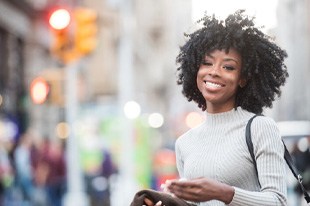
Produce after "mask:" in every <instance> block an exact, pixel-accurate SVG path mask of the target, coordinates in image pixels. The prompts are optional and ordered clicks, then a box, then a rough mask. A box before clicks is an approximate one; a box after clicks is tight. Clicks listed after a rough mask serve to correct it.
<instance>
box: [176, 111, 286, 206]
mask: <svg viewBox="0 0 310 206" xmlns="http://www.w3.org/2000/svg"><path fill="white" fill-rule="evenodd" d="M253 115H254V114H253V113H250V112H248V111H246V110H243V109H242V108H240V107H238V108H237V109H236V110H235V109H233V110H231V111H228V112H224V113H217V114H210V113H207V114H206V120H205V122H204V123H202V124H201V125H199V126H198V127H196V128H193V129H191V130H189V131H188V132H186V133H185V134H183V135H182V136H181V137H179V138H178V139H177V141H176V145H175V147H176V157H177V168H178V171H179V175H180V177H182V178H187V179H191V178H198V177H208V178H212V179H215V180H218V181H220V182H223V183H226V184H228V185H231V186H233V187H234V188H235V194H234V197H233V200H232V202H231V203H230V204H229V205H233V206H239V205H240V206H245V205H247V206H251V205H253V206H254V205H255V206H257V205H264V206H267V205H287V203H286V192H287V191H286V180H285V173H286V170H285V161H284V158H283V156H284V147H283V144H282V142H281V137H280V133H279V130H278V128H277V125H276V123H275V121H274V120H272V119H271V118H269V117H265V116H259V117H257V118H255V119H254V121H253V122H252V126H251V134H252V141H253V145H254V155H255V157H256V161H257V169H258V171H259V181H260V183H261V189H260V187H259V184H258V181H257V177H256V174H255V169H254V166H253V162H252V159H251V156H250V153H249V150H248V147H247V145H246V140H245V126H246V124H247V121H248V120H249V119H250V118H251V117H252V116H253ZM199 205H203V206H207V205H208V206H209V205H212V206H213V205H214V206H215V205H225V204H224V203H223V202H220V201H216V200H212V201H208V202H204V203H200V204H199Z"/></svg>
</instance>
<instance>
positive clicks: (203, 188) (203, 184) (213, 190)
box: [166, 178, 235, 204]
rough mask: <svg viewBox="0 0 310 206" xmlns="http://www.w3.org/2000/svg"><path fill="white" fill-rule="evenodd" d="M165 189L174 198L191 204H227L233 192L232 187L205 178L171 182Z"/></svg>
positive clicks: (167, 183)
mask: <svg viewBox="0 0 310 206" xmlns="http://www.w3.org/2000/svg"><path fill="white" fill-rule="evenodd" d="M166 187H167V189H168V191H169V192H170V193H172V194H173V195H175V196H176V197H178V198H181V199H184V200H188V201H193V202H205V201H209V200H219V201H222V202H224V203H225V204H229V203H230V202H231V200H232V199H233V196H234V192H235V191H234V188H233V187H231V186H229V185H226V184H224V183H221V182H218V181H215V180H212V179H207V178H197V179H192V180H182V181H179V180H171V181H168V182H166Z"/></svg>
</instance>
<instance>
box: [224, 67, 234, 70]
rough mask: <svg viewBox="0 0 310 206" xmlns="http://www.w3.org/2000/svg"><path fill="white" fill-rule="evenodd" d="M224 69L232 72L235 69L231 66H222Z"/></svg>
mask: <svg viewBox="0 0 310 206" xmlns="http://www.w3.org/2000/svg"><path fill="white" fill-rule="evenodd" d="M223 68H224V69H226V70H234V69H235V68H234V67H232V66H223Z"/></svg>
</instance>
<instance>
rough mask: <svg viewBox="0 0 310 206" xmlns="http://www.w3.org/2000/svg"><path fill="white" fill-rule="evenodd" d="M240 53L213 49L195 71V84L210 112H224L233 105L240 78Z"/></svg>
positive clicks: (241, 84)
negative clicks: (196, 71)
mask: <svg viewBox="0 0 310 206" xmlns="http://www.w3.org/2000/svg"><path fill="white" fill-rule="evenodd" d="M241 64H242V59H241V55H240V54H239V53H238V52H237V51H236V50H235V49H232V48H231V49H230V50H229V52H228V53H226V52H225V50H214V51H213V52H211V53H210V54H208V55H206V56H205V58H204V60H203V61H202V64H201V65H200V67H199V70H198V73H197V86H198V89H199V90H200V92H201V93H202V95H203V97H204V98H205V100H206V104H207V111H208V112H210V113H217V112H225V111H229V110H231V109H233V108H234V107H235V99H236V93H237V89H238V87H239V86H241V87H242V86H244V84H245V80H244V79H241Z"/></svg>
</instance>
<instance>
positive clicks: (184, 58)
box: [176, 10, 288, 113]
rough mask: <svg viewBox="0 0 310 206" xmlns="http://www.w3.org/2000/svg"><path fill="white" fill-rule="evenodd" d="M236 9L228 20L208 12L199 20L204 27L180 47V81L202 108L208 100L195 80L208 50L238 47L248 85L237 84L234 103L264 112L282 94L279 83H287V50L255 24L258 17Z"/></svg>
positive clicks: (250, 109) (184, 89) (191, 98)
mask: <svg viewBox="0 0 310 206" xmlns="http://www.w3.org/2000/svg"><path fill="white" fill-rule="evenodd" d="M244 12H245V11H244V10H237V11H236V12H235V13H234V14H231V15H229V16H228V17H227V18H226V19H225V20H218V19H216V18H215V16H214V15H213V16H208V15H207V14H205V16H204V17H203V18H202V19H201V20H199V21H198V22H197V23H201V22H202V23H203V26H202V28H200V29H198V30H196V31H195V32H193V33H191V34H184V35H185V36H186V37H188V38H189V39H188V40H187V41H186V42H185V44H184V45H183V46H181V47H180V52H179V54H178V56H177V58H176V63H177V64H178V65H179V66H178V68H177V74H178V75H177V84H178V85H182V93H183V95H184V96H185V97H186V98H187V100H188V101H194V102H196V103H197V104H198V107H199V108H201V109H202V110H203V111H205V110H206V109H207V106H206V101H205V99H204V97H203V96H202V94H201V92H200V91H199V89H198V87H197V83H196V77H197V72H198V69H199V66H200V65H201V63H202V61H203V59H204V58H205V55H206V54H210V53H211V52H212V51H214V50H216V49H218V50H223V49H224V50H226V51H227V52H228V50H229V49H230V48H234V49H236V50H237V51H238V52H239V53H240V55H241V58H242V69H241V76H242V77H243V78H245V79H246V80H247V84H246V86H245V87H243V88H241V87H239V88H238V91H237V95H236V104H235V107H238V106H241V107H242V108H243V109H245V110H247V111H249V112H253V113H262V111H263V108H264V107H272V102H273V101H274V100H275V96H280V95H281V91H280V86H282V85H284V83H285V81H286V78H287V77H288V72H287V68H286V65H285V64H284V59H285V58H286V57H287V54H286V52H285V51H284V50H282V49H281V48H280V47H279V46H277V45H276V44H275V43H274V42H273V40H272V38H271V37H270V36H267V35H266V34H264V33H263V32H262V31H261V30H260V29H259V28H257V27H255V25H254V19H255V17H249V16H247V15H245V14H244Z"/></svg>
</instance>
